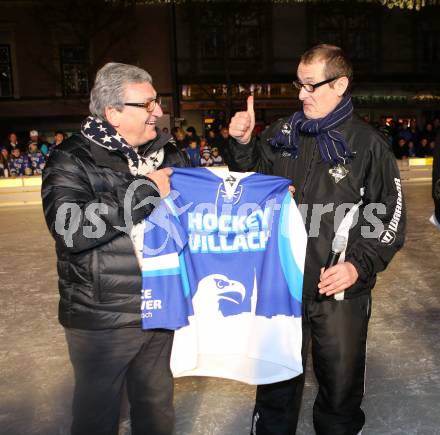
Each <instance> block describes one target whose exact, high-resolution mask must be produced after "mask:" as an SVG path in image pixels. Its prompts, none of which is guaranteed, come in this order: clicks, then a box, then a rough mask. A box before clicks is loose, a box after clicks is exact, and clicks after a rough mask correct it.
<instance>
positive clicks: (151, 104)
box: [124, 95, 162, 113]
mask: <svg viewBox="0 0 440 435" xmlns="http://www.w3.org/2000/svg"><path fill="white" fill-rule="evenodd" d="M161 102H162V98H161V96H160V95H156V98H154V99H153V100H150V101H146V102H145V103H124V106H131V107H142V108H143V109H145V110H146V111H147V112H148V113H151V112H153V110H154V109H155V108H156V104H158V105H159V106H160V104H161Z"/></svg>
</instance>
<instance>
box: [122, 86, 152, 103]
mask: <svg viewBox="0 0 440 435" xmlns="http://www.w3.org/2000/svg"><path fill="white" fill-rule="evenodd" d="M124 96H125V98H126V99H127V101H128V100H133V101H134V100H135V99H136V100H138V101H139V102H144V101H147V100H151V99H154V98H156V91H155V89H154V88H153V85H152V84H151V83H149V82H142V83H132V82H128V83H126V84H125V86H124Z"/></svg>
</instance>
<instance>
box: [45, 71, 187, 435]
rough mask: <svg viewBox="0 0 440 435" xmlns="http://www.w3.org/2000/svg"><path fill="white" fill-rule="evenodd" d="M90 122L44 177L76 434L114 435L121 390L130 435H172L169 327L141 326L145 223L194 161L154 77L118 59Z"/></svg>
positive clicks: (104, 79)
mask: <svg viewBox="0 0 440 435" xmlns="http://www.w3.org/2000/svg"><path fill="white" fill-rule="evenodd" d="M90 113H91V116H89V117H88V118H86V119H85V120H84V122H83V123H82V125H81V134H78V135H74V136H72V137H71V138H69V139H68V140H66V141H64V142H63V143H62V144H61V145H60V146H58V147H56V148H55V149H54V150H53V152H52V153H51V155H50V158H49V159H48V162H47V165H46V167H45V169H44V172H43V185H42V198H43V207H44V213H45V217H46V222H47V225H48V227H49V230H50V232H51V234H52V236H53V237H54V239H55V243H56V252H57V268H58V274H59V291H60V304H59V320H60V322H61V324H62V325H63V326H64V328H65V333H66V339H67V344H68V349H69V354H70V359H71V362H72V365H73V369H74V373H75V392H74V399H73V423H72V432H71V433H72V434H73V435H100V434H102V435H104V434H105V435H111V434H115V435H116V434H117V433H118V422H119V409H120V402H121V394H122V389H123V385H124V383H126V385H127V391H128V398H129V402H130V414H131V423H132V432H131V433H132V434H133V435H136V434H137V435H140V434H146V433H148V434H151V435H159V434H160V435H170V434H171V433H172V431H173V425H174V410H173V404H172V401H173V379H172V375H171V371H170V367H169V359H170V352H171V345H172V339H173V335H172V331H163V330H150V331H143V330H142V329H141V319H140V313H141V269H140V264H139V259H140V258H142V255H141V251H142V245H143V220H144V218H145V217H146V216H148V215H149V214H150V213H151V212H152V210H153V209H154V207H155V206H156V205H157V204H158V202H159V201H160V198H163V197H165V196H167V195H168V194H169V192H170V183H169V177H170V174H171V172H172V169H170V168H169V167H170V166H187V160H186V158H185V156H184V155H183V154H182V153H181V152H180V151H179V150H178V149H177V147H176V146H175V144H174V142H173V140H172V138H171V136H169V135H166V134H164V133H162V132H161V131H160V130H159V129H158V128H157V127H156V120H157V119H158V118H159V117H161V116H162V109H161V106H160V97H158V95H157V93H156V91H155V89H154V87H153V85H152V80H151V76H150V75H149V74H148V73H147V72H146V71H144V70H142V69H140V68H138V67H135V66H132V65H125V64H119V63H109V64H106V65H104V66H103V67H102V68H101V69H100V70H99V71H98V73H97V76H96V80H95V84H94V88H93V89H92V92H91V98H90Z"/></svg>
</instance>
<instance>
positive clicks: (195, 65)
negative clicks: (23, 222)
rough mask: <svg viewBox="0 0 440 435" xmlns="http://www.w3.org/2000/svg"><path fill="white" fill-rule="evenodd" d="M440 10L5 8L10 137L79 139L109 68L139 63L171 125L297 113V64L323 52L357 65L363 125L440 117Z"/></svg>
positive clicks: (1, 25)
mask: <svg viewBox="0 0 440 435" xmlns="http://www.w3.org/2000/svg"><path fill="white" fill-rule="evenodd" d="M439 34H440V8H439V7H425V8H423V9H422V10H421V11H419V12H416V11H409V10H400V9H392V10H389V9H387V8H385V7H383V6H381V5H380V4H365V3H357V2H353V1H349V2H348V1H346V2H341V1H339V2H318V3H316V2H313V3H305V2H301V3H290V4H283V3H272V2H210V3H209V5H207V4H203V2H187V3H184V4H177V5H175V4H169V3H167V4H162V5H146V4H142V2H136V1H134V0H133V1H122V0H121V1H109V0H90V1H86V0H58V1H54V0H40V1H33V0H28V1H25V0H23V1H21V0H17V1H8V0H4V1H2V3H1V5H0V134H1V135H2V140H3V138H4V136H5V135H6V133H7V132H9V131H11V130H15V131H19V132H25V131H28V130H29V129H31V128H36V129H38V130H40V131H44V132H50V131H54V130H57V129H62V130H66V131H74V130H75V129H77V128H78V125H79V122H80V120H81V119H82V118H83V117H84V116H86V115H87V113H88V93H89V91H90V87H91V85H92V83H93V79H94V74H95V73H96V70H97V69H99V67H100V66H102V65H103V64H104V63H105V62H108V61H118V62H126V63H132V64H136V65H139V66H141V67H143V68H145V69H146V70H147V71H149V72H150V73H151V75H152V76H153V79H154V85H155V87H156V89H157V91H158V93H159V94H161V95H162V96H163V102H164V107H163V108H164V113H165V116H164V118H163V120H162V121H163V125H164V126H167V127H172V126H174V124H175V123H177V124H179V123H182V124H183V125H184V126H188V125H194V126H196V128H197V130H198V131H199V132H200V131H201V130H203V128H204V126H205V123H206V124H209V122H210V120H213V119H215V118H222V117H223V118H225V119H224V122H227V119H228V118H229V116H230V115H231V114H233V112H234V111H235V110H240V109H242V108H243V107H245V98H246V96H247V95H249V93H251V92H252V93H253V94H254V95H255V98H256V109H257V118H258V119H259V120H260V121H261V122H262V123H268V122H271V121H273V120H274V119H276V118H278V117H280V116H283V115H286V114H289V113H291V112H292V111H293V110H295V109H297V108H298V107H299V101H298V99H297V93H296V92H295V91H294V89H293V87H292V80H294V79H295V72H296V65H297V63H298V59H299V56H300V55H301V54H302V53H303V52H304V51H305V50H306V49H307V48H309V47H311V46H312V45H314V44H317V43H324V42H325V43H331V44H336V45H340V46H342V47H343V48H344V49H345V50H346V51H347V52H348V54H349V55H350V57H351V58H352V60H353V64H354V69H355V81H354V87H353V96H354V100H355V107H356V110H357V111H358V112H359V114H361V115H362V116H364V117H366V118H368V119H370V120H372V121H380V119H381V118H387V117H389V118H390V117H393V118H395V119H396V118H399V117H400V118H404V119H410V118H416V119H417V120H418V122H419V124H423V123H424V122H425V121H426V120H428V119H431V118H432V117H434V116H437V115H439V114H440V39H439V38H438V35H439Z"/></svg>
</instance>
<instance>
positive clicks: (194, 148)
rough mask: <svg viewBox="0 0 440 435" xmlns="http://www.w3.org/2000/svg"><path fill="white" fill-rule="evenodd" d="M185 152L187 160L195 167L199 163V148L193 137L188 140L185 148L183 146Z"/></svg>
mask: <svg viewBox="0 0 440 435" xmlns="http://www.w3.org/2000/svg"><path fill="white" fill-rule="evenodd" d="M185 151H186V153H187V154H188V157H189V161H190V163H191V166H192V167H193V168H196V167H198V166H199V164H200V150H199V145H198V144H197V141H196V140H195V139H193V140H191V141H190V142H189V145H188V147H187V148H185Z"/></svg>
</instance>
